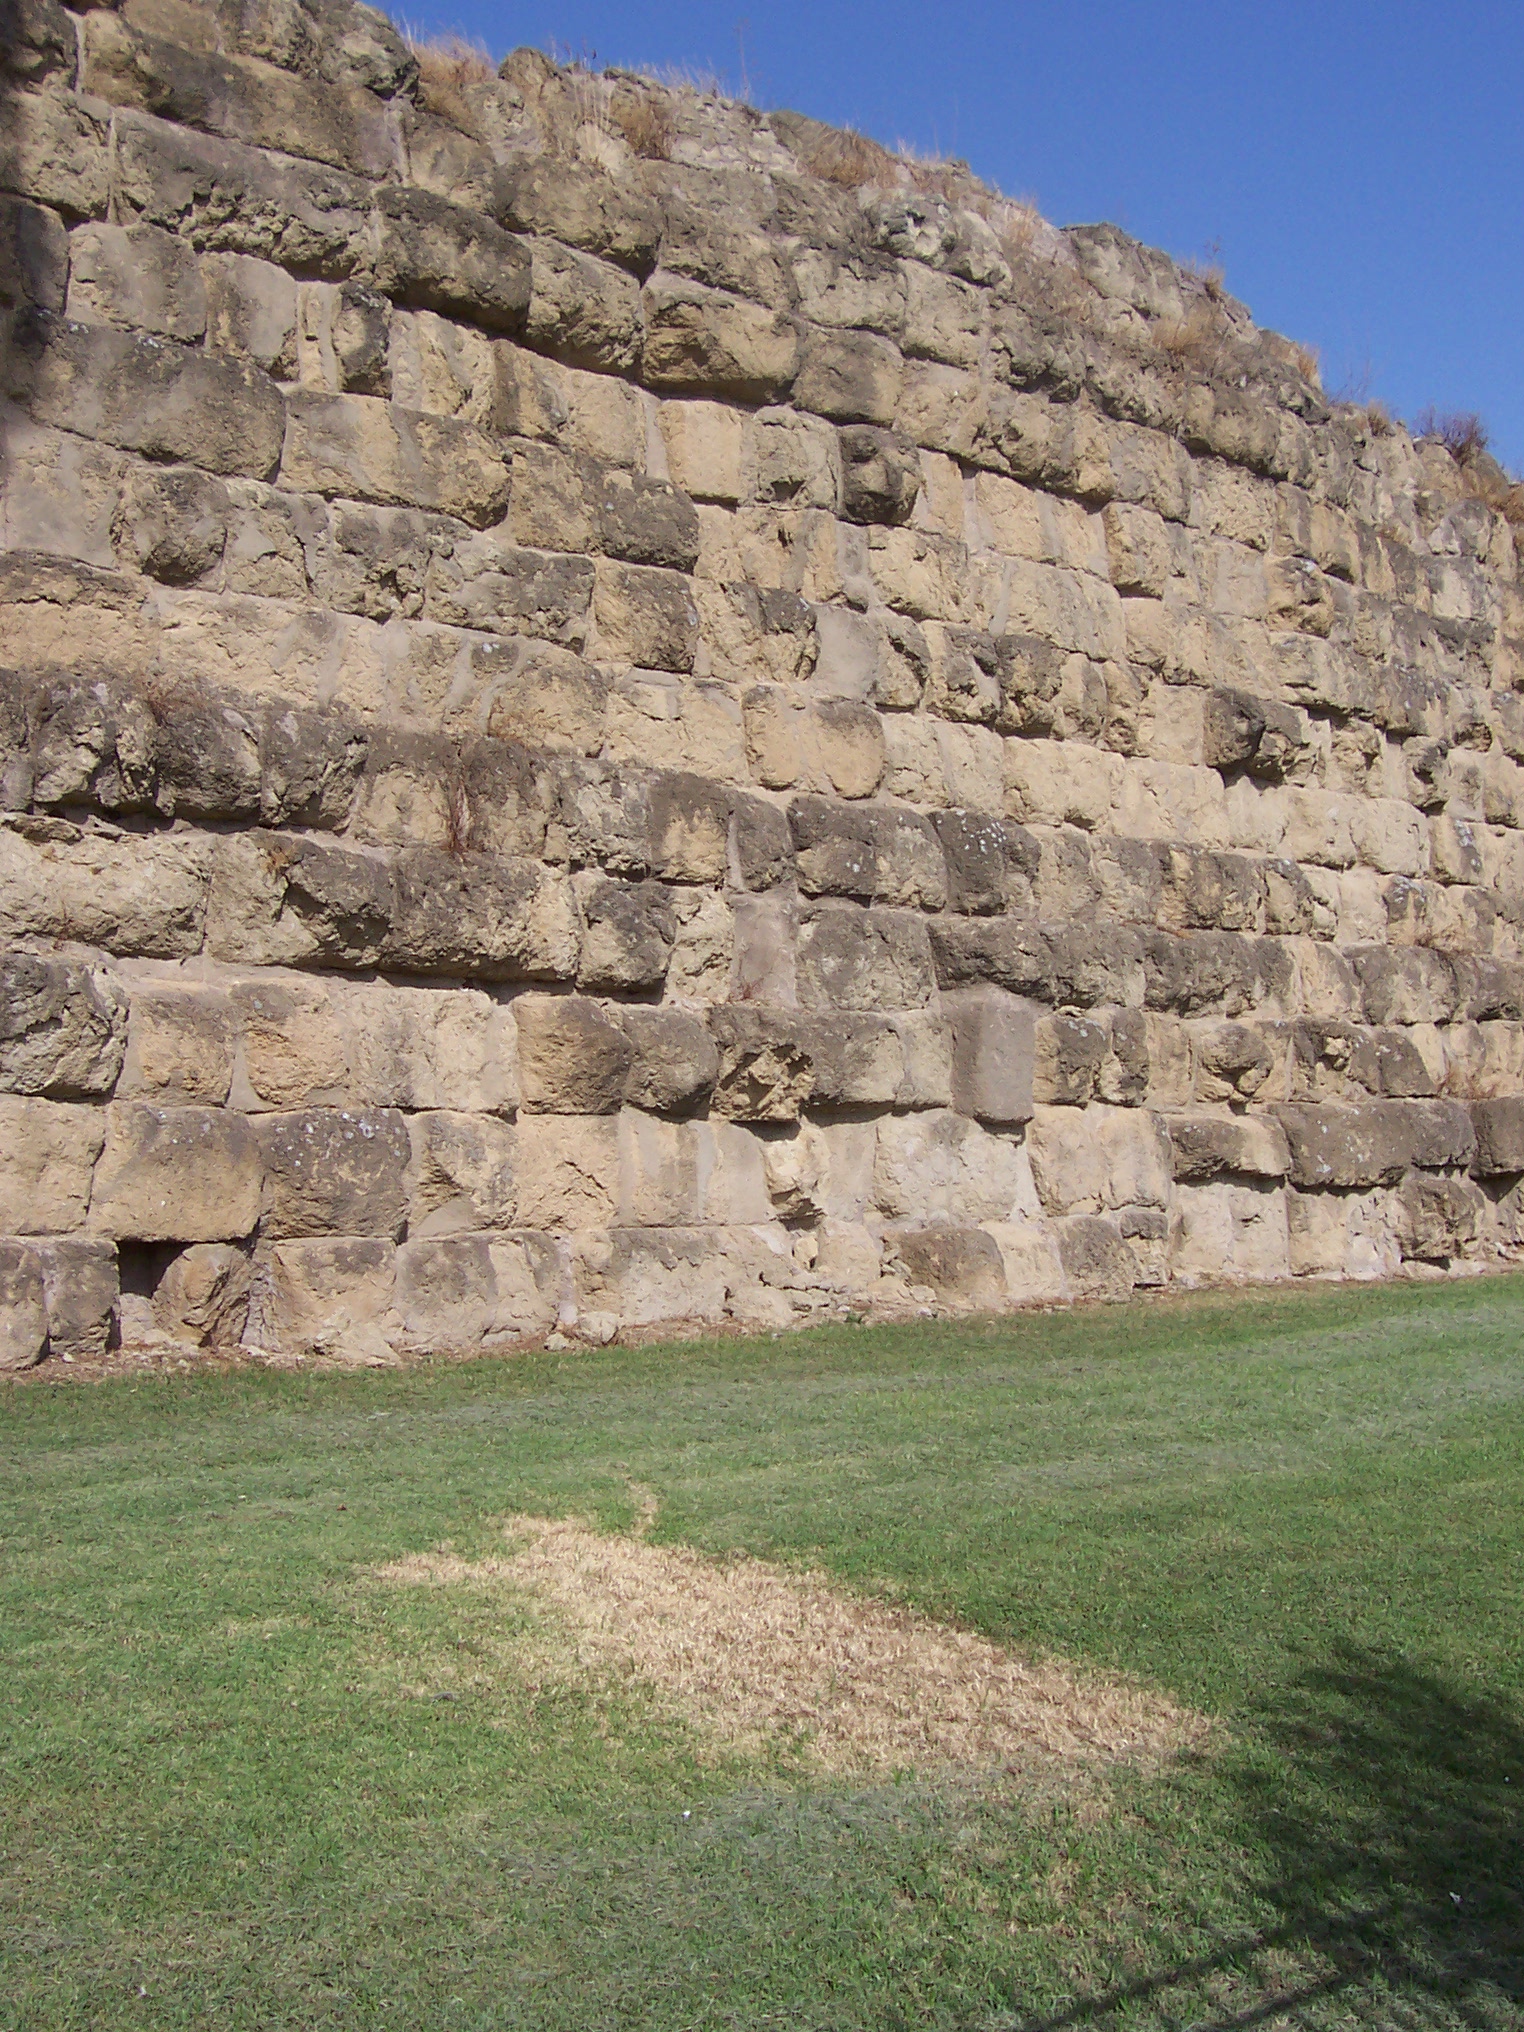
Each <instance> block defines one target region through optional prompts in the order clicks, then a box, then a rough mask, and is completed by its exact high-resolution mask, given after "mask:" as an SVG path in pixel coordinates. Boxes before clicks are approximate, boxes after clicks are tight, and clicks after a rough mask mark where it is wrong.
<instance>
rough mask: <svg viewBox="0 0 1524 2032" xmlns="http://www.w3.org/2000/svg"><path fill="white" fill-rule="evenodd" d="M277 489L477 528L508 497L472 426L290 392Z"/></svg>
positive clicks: (494, 454)
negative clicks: (433, 515) (385, 505)
mask: <svg viewBox="0 0 1524 2032" xmlns="http://www.w3.org/2000/svg"><path fill="white" fill-rule="evenodd" d="M281 480H282V483H283V484H284V485H285V486H288V487H294V488H297V489H299V490H306V491H310V492H312V493H314V494H329V495H338V496H340V497H342V498H344V499H348V500H360V501H378V502H390V503H392V504H395V505H400V506H404V507H413V508H433V509H437V510H439V512H440V513H441V514H445V515H458V516H459V517H460V518H461V520H462V521H463V522H470V523H473V524H475V525H477V526H480V525H482V524H484V523H488V522H493V521H495V520H496V519H497V517H498V516H499V515H501V514H502V512H503V509H504V507H505V506H506V505H507V500H508V465H507V461H506V460H505V459H504V457H503V455H502V453H501V452H500V451H499V449H498V447H497V446H496V445H495V444H494V443H493V441H492V440H491V439H490V438H489V437H488V436H487V435H486V434H485V433H484V432H483V431H480V430H478V429H477V427H476V425H475V424H473V423H463V422H461V421H460V419H459V418H458V417H453V416H428V415H425V414H423V413H422V412H421V411H418V410H411V409H402V408H399V407H398V406H397V405H396V404H395V403H390V402H383V401H381V400H380V398H379V397H377V396H372V395H315V394H307V393H303V392H298V393H295V394H293V395H292V396H291V397H290V398H289V400H288V405H287V414H286V418H285V447H284V450H283V452H282V454H281Z"/></svg>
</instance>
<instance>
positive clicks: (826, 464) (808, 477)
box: [741, 409, 841, 515]
mask: <svg viewBox="0 0 1524 2032" xmlns="http://www.w3.org/2000/svg"><path fill="white" fill-rule="evenodd" d="M741 494H742V499H743V500H751V501H755V502H759V503H764V504H775V505H777V506H779V507H785V506H786V507H791V508H800V509H804V508H821V509H824V510H825V511H826V512H827V513H828V514H831V515H834V514H835V513H836V509H837V505H838V503H839V501H840V499H841V442H840V439H839V437H838V434H837V433H836V432H835V431H834V430H832V428H831V427H830V425H829V424H826V423H822V422H820V421H819V420H818V419H817V418H814V417H809V416H800V415H798V414H796V412H795V411H793V410H792V409H764V410H762V411H760V412H759V413H758V414H757V415H756V416H755V417H753V418H752V419H751V420H750V422H749V424H748V426H747V429H746V432H745V434H744V436H743V438H742V441H741Z"/></svg>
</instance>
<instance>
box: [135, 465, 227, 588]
mask: <svg viewBox="0 0 1524 2032" xmlns="http://www.w3.org/2000/svg"><path fill="white" fill-rule="evenodd" d="M229 518H230V502H229V499H228V494H227V489H226V488H225V487H224V486H223V485H222V484H221V482H220V481H217V480H214V479H211V478H210V477H209V476H208V475H206V474H204V473H200V472H198V471H197V470H196V468H195V467H194V466H179V467H175V466H171V467H148V468H146V469H145V468H142V467H139V468H137V469H129V471H128V473H127V476H126V480H125V484H124V486H123V489H122V498H121V502H120V505H119V507H118V509H117V514H116V518H115V525H114V531H113V533H114V535H115V538H116V543H117V547H118V552H119V554H120V555H121V556H122V558H123V561H124V562H130V563H132V564H134V565H136V567H137V569H138V570H139V571H142V572H146V573H147V574H148V576H149V577H150V578H156V579H159V580H161V581H162V582H163V583H164V584H165V585H191V584H193V583H195V581H196V580H198V579H201V578H204V577H205V576H206V574H207V573H209V572H211V571H214V570H215V569H216V567H217V565H218V564H220V563H221V561H222V556H223V551H224V548H225V546H226V543H227V533H228V522H229Z"/></svg>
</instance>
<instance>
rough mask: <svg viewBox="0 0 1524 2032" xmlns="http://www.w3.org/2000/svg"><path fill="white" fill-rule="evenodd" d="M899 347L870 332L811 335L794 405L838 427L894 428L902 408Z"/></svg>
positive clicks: (805, 350) (798, 380) (841, 331)
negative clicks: (897, 413)
mask: <svg viewBox="0 0 1524 2032" xmlns="http://www.w3.org/2000/svg"><path fill="white" fill-rule="evenodd" d="M903 376H904V362H903V360H902V359H901V358H900V353H899V348H898V347H897V346H894V345H891V344H890V342H889V341H888V340H887V339H881V338H877V337H875V336H874V334H873V333H871V332H865V331H843V330H825V331H812V332H809V333H808V334H807V335H806V337H805V340H804V350H803V356H802V359H801V362H800V367H799V373H798V376H797V378H796V380H795V382H794V401H795V402H796V403H797V404H798V406H799V407H800V408H801V409H806V410H810V411H812V412H813V414H814V415H816V416H828V417H830V418H831V420H832V421H833V422H835V423H868V424H884V425H887V424H890V423H892V422H893V421H894V413H895V410H896V409H897V408H898V406H899V399H900V386H901V382H902V379H903Z"/></svg>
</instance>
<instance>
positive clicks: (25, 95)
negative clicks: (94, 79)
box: [0, 90, 110, 309]
mask: <svg viewBox="0 0 1524 2032" xmlns="http://www.w3.org/2000/svg"><path fill="white" fill-rule="evenodd" d="M103 111H104V109H103V108H102V107H99V106H94V107H92V106H88V105H84V104H81V103H80V101H79V100H78V99H75V98H73V97H65V96H63V95H61V94H59V93H56V92H18V91H12V90H7V91H5V92H4V93H3V94H0V123H3V125H4V131H5V135H6V179H5V180H6V182H7V183H9V184H13V185H15V186H16V187H17V188H18V189H19V190H23V191H25V192H27V194H28V195H29V196H31V197H33V198H35V199H36V200H37V202H38V203H39V204H44V205H57V206H59V207H60V208H61V209H63V210H65V211H68V212H72V213H73V214H74V215H75V216H76V217H78V218H90V217H92V216H93V217H97V218H98V217H100V216H101V215H102V214H103V213H104V212H105V209H106V200H107V192H108V189H109V185H110V169H109V166H108V152H107V150H108V139H107V136H108V129H107V123H106V121H105V119H103V118H102V113H103ZM48 307H49V308H56V309H62V307H63V306H62V305H61V304H53V305H49V306H48Z"/></svg>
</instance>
